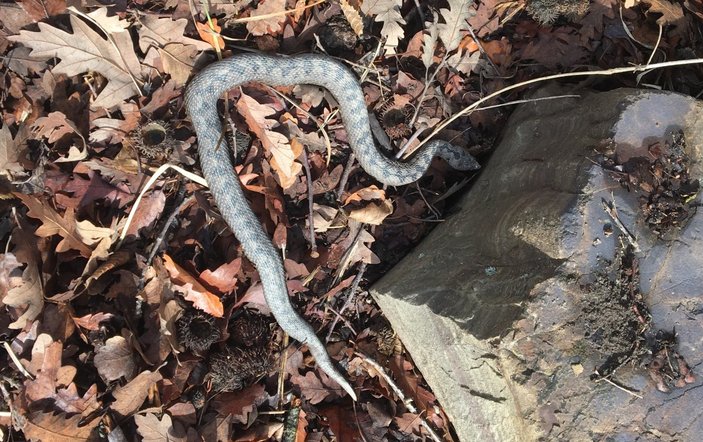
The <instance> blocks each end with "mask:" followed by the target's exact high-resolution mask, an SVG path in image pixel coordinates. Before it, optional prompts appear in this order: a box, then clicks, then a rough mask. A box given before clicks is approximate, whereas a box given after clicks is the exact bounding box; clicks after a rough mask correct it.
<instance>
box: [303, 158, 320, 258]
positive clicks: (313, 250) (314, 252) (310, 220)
mask: <svg viewBox="0 0 703 442" xmlns="http://www.w3.org/2000/svg"><path fill="white" fill-rule="evenodd" d="M302 156H303V168H305V176H306V177H307V179H308V217H309V218H308V236H309V238H308V241H309V242H310V256H311V257H312V258H317V257H318V256H320V254H319V253H317V244H316V243H315V222H314V219H313V217H314V212H313V205H314V204H315V203H314V201H313V197H314V195H313V191H312V173H310V162H309V161H308V154H307V153H306V152H305V149H304V148H303V153H302Z"/></svg>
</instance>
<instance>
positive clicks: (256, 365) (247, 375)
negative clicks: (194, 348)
mask: <svg viewBox="0 0 703 442" xmlns="http://www.w3.org/2000/svg"><path fill="white" fill-rule="evenodd" d="M274 361H275V358H274V357H273V355H272V353H271V352H270V351H269V349H268V348H263V347H249V348H237V347H227V348H226V349H225V350H224V351H221V352H216V353H213V354H212V355H210V380H211V383H212V390H213V391H216V392H221V391H234V390H239V389H241V388H244V387H246V386H248V385H250V384H251V383H253V382H254V381H256V379H258V378H259V377H260V376H264V375H266V374H268V373H269V372H270V371H271V369H272V368H273V364H274Z"/></svg>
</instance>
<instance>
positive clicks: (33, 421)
mask: <svg viewBox="0 0 703 442" xmlns="http://www.w3.org/2000/svg"><path fill="white" fill-rule="evenodd" d="M81 419H82V417H81V415H80V414H77V415H74V416H71V417H68V415H67V414H65V413H59V414H53V413H51V412H43V411H37V412H33V413H31V414H30V415H29V416H27V417H26V421H25V422H24V425H22V431H23V432H24V436H25V437H26V438H27V439H29V440H31V441H51V442H80V441H97V440H99V437H98V434H97V433H98V432H97V426H98V424H99V423H100V419H93V420H92V421H90V422H88V423H87V424H85V423H82V422H81ZM79 423H81V425H79Z"/></svg>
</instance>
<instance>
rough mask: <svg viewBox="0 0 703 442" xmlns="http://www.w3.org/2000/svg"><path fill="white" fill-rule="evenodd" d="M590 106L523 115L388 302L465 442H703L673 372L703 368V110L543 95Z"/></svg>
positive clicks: (663, 100) (546, 104) (691, 393)
mask: <svg viewBox="0 0 703 442" xmlns="http://www.w3.org/2000/svg"><path fill="white" fill-rule="evenodd" d="M573 93H576V94H579V95H580V96H581V97H580V98H563V99H555V100H546V101H538V102H533V103H529V104H525V105H521V106H520V107H519V108H518V109H516V111H515V112H514V114H513V115H512V117H511V118H510V121H509V124H508V125H507V126H506V128H505V131H504V134H503V138H502V140H501V142H500V145H499V146H498V147H497V148H496V150H495V153H494V154H493V156H492V157H491V159H490V161H489V162H488V164H487V165H486V167H485V168H484V170H483V171H482V172H481V175H480V176H479V178H478V180H477V181H476V183H475V184H474V185H473V187H472V188H471V190H470V191H469V192H468V193H467V194H466V195H465V196H463V197H462V199H461V200H460V201H459V202H458V205H457V207H456V208H455V212H457V213H455V214H454V215H452V216H451V217H449V218H448V219H447V220H446V221H445V222H444V223H443V224H441V225H440V226H438V227H437V228H436V229H435V230H434V231H433V232H432V233H431V234H430V235H429V236H428V237H427V238H426V239H425V240H424V241H423V242H422V243H421V244H420V245H419V246H418V247H417V248H416V249H415V250H414V251H413V252H412V253H411V254H410V255H408V256H407V257H406V258H405V259H404V260H403V261H402V262H401V263H400V264H399V265H397V266H396V267H395V268H393V269H392V270H391V271H390V272H389V273H388V274H387V275H386V276H384V277H383V278H382V279H381V280H380V281H379V282H378V283H376V284H375V285H374V287H373V289H372V294H373V296H374V297H375V299H376V300H377V301H378V303H379V305H380V306H381V308H382V309H383V312H384V313H385V314H386V316H387V317H388V319H389V320H390V321H391V323H392V325H393V327H394V329H395V330H396V331H397V332H398V335H399V336H400V338H401V340H402V341H403V343H404V344H405V346H406V348H407V349H408V351H409V352H410V354H411V355H412V357H413V359H414V361H415V363H416V365H417V367H418V368H419V369H420V370H421V371H422V373H423V375H424V377H425V378H426V379H427V381H428V383H429V384H430V386H431V387H432V389H433V391H434V392H435V394H436V395H437V397H438V399H439V400H440V402H441V403H442V405H443V406H444V407H445V409H446V411H447V413H448V415H449V417H450V419H451V420H452V423H453V425H454V427H455V429H456V431H457V434H458V435H459V437H460V440H462V441H471V440H481V441H491V440H493V441H510V440H538V439H545V440H605V439H608V440H614V441H630V440H632V441H634V440H652V439H656V440H672V441H673V440H697V439H699V438H700V434H702V433H703V420H701V419H700V417H699V411H698V410H699V409H700V403H702V402H701V401H703V390H702V389H700V388H696V387H698V386H699V385H700V381H698V380H695V376H694V375H693V374H689V375H688V376H687V378H686V381H684V379H683V376H681V377H680V378H678V379H675V378H668V377H667V376H668V373H669V372H670V371H671V370H668V368H669V367H668V366H667V364H668V365H671V364H673V365H676V363H677V361H679V359H676V358H675V355H676V352H678V354H679V355H680V356H681V358H682V359H680V361H685V362H687V363H688V365H689V366H690V367H691V368H692V369H693V373H695V372H696V370H697V369H698V370H700V368H699V367H700V364H701V359H702V357H701V353H700V351H698V349H699V348H700V347H701V340H702V339H703V333H702V332H703V329H702V328H703V322H702V321H701V313H703V300H702V298H701V295H700V293H701V287H703V271H702V270H701V269H703V241H701V232H702V229H703V215H701V214H700V213H698V214H696V213H695V207H693V206H692V205H691V204H690V203H691V202H692V201H700V196H699V195H698V194H697V188H696V187H695V185H696V182H695V179H699V178H701V177H703V169H702V168H701V159H703V158H702V157H701V155H702V154H703V153H702V152H701V146H703V126H701V124H700V120H701V117H702V116H703V113H701V111H702V109H703V106H701V103H700V102H698V101H696V100H694V99H692V98H690V97H686V96H681V95H677V94H672V93H666V92H656V91H654V92H652V91H642V90H632V89H622V90H615V91H611V92H605V93H596V92H584V91H576V92H573V91H571V90H569V89H564V88H558V87H556V86H554V87H548V88H545V89H542V90H540V91H538V92H537V93H536V95H535V96H537V97H546V96H555V95H561V94H573ZM677 143H678V144H677ZM682 146H685V147H682ZM677 149H678V150H677ZM674 153H676V154H678V155H679V156H675V155H673V154H674ZM684 154H685V155H684ZM660 158H661V159H662V160H661V161H659V163H656V161H658V160H659V159H660ZM672 158H673V160H672ZM677 160H680V161H681V162H682V164H678V165H677V164H676V161H677ZM667 161H668V162H667ZM655 163H656V164H655ZM664 163H665V164H664ZM662 164H664V166H666V167H664V166H662ZM679 166H680V168H681V170H685V171H687V172H689V173H690V175H691V177H692V179H691V180H690V182H684V181H685V180H682V179H681V177H680V176H679V175H676V174H675V173H674V172H671V170H670V169H667V167H674V169H675V168H676V167H679ZM677 170H678V169H677ZM628 180H629V181H628ZM618 181H620V182H618ZM652 186H654V188H656V189H658V190H656V191H655V190H654V189H653V188H652ZM667 186H669V187H671V188H669V187H667ZM688 187H691V188H693V190H692V191H690V194H691V196H690V198H687V201H686V202H685V204H684V203H680V204H679V203H676V204H674V203H671V204H669V203H667V202H666V200H665V196H667V195H668V194H670V193H672V192H673V193H674V194H678V193H684V191H686V190H687V189H688ZM682 189H683V190H682ZM656 192H659V193H656ZM655 194H656V195H657V197H656V198H655V197H653V196H652V195H655ZM660 194H661V195H660ZM659 196H661V198H659ZM648 198H649V200H648ZM607 206H610V207H611V209H608V208H607ZM613 209H614V210H613ZM655 209H657V210H655ZM670 209H671V210H670ZM674 209H680V210H679V211H676V210H674ZM609 211H610V212H611V214H608V212H609ZM618 221H619V222H620V223H621V225H622V229H626V230H627V231H629V232H630V234H631V237H632V239H631V240H630V241H628V240H627V237H626V235H624V234H623V232H621V228H618V225H617V223H618ZM611 231H612V233H611ZM628 244H629V246H628ZM633 245H634V247H633ZM633 249H635V250H636V251H635V252H632V250H633ZM627 250H629V251H630V252H632V253H630V254H629V255H628V254H627V253H626V251H627ZM632 269H635V270H634V271H632ZM628 272H629V273H628ZM627 278H630V279H629V280H628V281H629V282H626V283H624V282H623V281H625V280H627ZM623 287H624V288H625V289H627V290H625V291H623ZM623 293H624V294H623ZM638 303H639V304H638ZM650 317H651V322H649V318H650ZM639 321H641V322H639ZM648 322H649V325H646V324H647V323H648ZM645 328H647V329H648V330H649V331H648V332H647V333H643V334H641V335H639V334H638V333H639V329H645ZM656 330H661V331H666V332H673V331H675V332H676V334H677V336H676V339H674V340H672V339H671V337H669V339H670V341H667V340H666V339H667V338H666V336H664V335H663V334H662V333H660V334H659V335H656V334H655V331H656ZM673 341H676V342H677V345H675V344H674V343H673ZM666 342H670V345H666ZM657 345H658V346H657ZM633 346H634V347H636V348H635V350H634V351H633V348H634V347H633ZM651 348H655V349H656V350H657V351H658V353H657V354H656V355H651V354H649V355H648V354H647V352H648V350H647V349H651ZM659 350H661V351H659ZM628 352H630V353H632V355H631V356H628V355H626V354H625V353H628ZM650 353H651V352H650ZM653 360H654V362H652V361H653ZM655 363H660V365H661V364H662V363H663V365H664V367H663V368H661V369H655V368H656V367H655V366H654V365H652V364H655ZM596 370H599V371H598V373H597V374H596ZM674 371H676V370H674ZM684 371H685V369H684ZM603 378H605V379H603ZM675 384H678V387H677V386H675ZM667 389H668V390H670V391H669V392H662V391H660V390H667Z"/></svg>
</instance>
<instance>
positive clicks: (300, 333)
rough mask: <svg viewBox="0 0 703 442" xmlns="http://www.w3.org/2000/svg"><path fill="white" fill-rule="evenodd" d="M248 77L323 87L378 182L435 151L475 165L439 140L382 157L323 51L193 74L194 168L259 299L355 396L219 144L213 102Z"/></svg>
mask: <svg viewBox="0 0 703 442" xmlns="http://www.w3.org/2000/svg"><path fill="white" fill-rule="evenodd" d="M246 82H261V83H265V84H268V85H271V86H289V85H295V84H314V85H318V86H322V87H324V88H326V89H327V90H329V91H330V92H331V93H332V95H333V96H334V97H335V99H336V100H337V102H338V103H339V104H340V113H341V115H342V120H343V122H344V125H345V127H346V130H347V137H348V140H349V145H350V146H351V148H352V149H353V151H354V153H355V154H356V157H357V159H358V161H359V163H360V164H361V166H362V167H363V169H364V170H365V171H366V172H368V173H369V174H371V175H372V176H373V177H374V178H376V179H377V180H378V181H380V182H382V183H385V184H388V185H391V186H399V185H403V184H408V183H411V182H413V181H415V180H417V179H418V178H420V177H421V176H422V175H423V174H424V173H425V171H426V170H427V167H428V166H429V163H430V161H431V160H432V158H433V157H434V156H440V157H442V158H444V159H445V160H446V161H448V162H449V164H450V165H451V166H453V167H454V168H456V169H459V170H475V169H478V167H479V166H478V164H477V163H476V161H475V159H474V158H473V157H472V156H471V155H469V154H468V153H466V152H465V151H464V150H462V149H460V148H457V147H455V146H453V145H451V144H450V143H447V142H445V141H432V142H430V143H427V144H426V145H425V146H424V147H423V148H422V149H421V150H420V151H419V152H417V153H416V155H415V156H414V157H413V158H411V159H410V160H409V161H407V162H398V161H395V160H392V159H389V158H387V157H385V156H384V155H382V154H381V153H380V152H379V151H378V150H377V149H376V146H375V145H374V142H373V138H372V135H371V129H370V126H369V116H368V113H367V109H366V104H365V101H364V95H363V93H362V91H361V87H360V86H359V82H358V80H357V79H356V77H354V75H353V74H352V73H351V72H350V71H349V70H347V68H346V67H344V66H343V65H342V64H341V63H339V62H337V61H335V60H333V59H331V58H330V57H326V56H321V55H312V54H309V55H298V56H294V57H284V56H277V55H262V54H243V55H237V56H234V57H232V58H229V59H226V60H222V61H218V62H215V63H213V64H211V65H209V66H208V67H206V68H205V69H204V70H202V71H201V72H199V73H198V74H197V75H196V76H195V77H194V78H193V80H192V81H191V83H190V84H189V85H188V87H187V89H186V92H185V106H186V109H187V112H188V114H189V115H190V119H191V121H192V122H193V127H194V129H195V132H196V135H197V137H198V152H199V156H200V165H201V167H202V171H203V174H204V175H205V179H206V181H207V182H208V185H209V187H210V191H211V192H212V195H213V197H214V199H215V203H216V204H217V206H218V207H219V209H220V212H221V214H222V217H223V218H224V219H225V221H226V222H227V224H228V225H229V227H230V228H231V229H232V231H233V232H234V234H235V235H236V237H237V239H238V240H239V241H240V242H241V244H242V247H243V249H244V253H245V254H246V256H247V257H248V258H249V260H250V261H251V262H252V263H253V264H254V265H255V266H256V268H257V270H258V271H259V275H260V277H261V282H262V284H263V288H264V297H265V299H266V302H267V303H268V306H269V308H270V309H271V313H272V314H273V316H274V317H275V318H276V321H278V324H279V325H280V326H281V328H282V329H283V330H284V331H285V332H286V333H288V335H289V336H291V337H292V338H294V339H296V340H298V341H300V342H302V343H305V344H307V346H308V348H309V349H310V353H311V354H312V355H313V357H314V358H315V360H316V361H317V365H318V366H319V368H321V369H322V370H323V371H324V372H325V373H326V374H327V375H328V376H329V377H330V378H332V379H333V380H334V381H335V382H337V383H338V384H339V385H340V386H341V387H342V388H344V390H346V391H347V393H349V395H350V396H351V397H352V398H353V399H354V400H356V394H355V392H354V389H353V388H352V387H351V385H350V384H349V383H348V382H347V380H346V379H345V378H344V376H342V375H341V374H340V373H339V372H338V371H337V369H336V368H335V366H334V364H333V363H332V360H331V359H330V357H329V355H328V354H327V351H326V349H325V346H324V344H323V343H322V342H321V341H320V339H318V337H317V336H316V335H315V331H314V330H313V328H312V327H311V326H310V325H309V324H308V323H307V322H305V321H304V320H303V319H302V318H301V317H300V316H299V315H298V314H297V313H296V312H295V310H294V309H293V307H292V305H291V303H290V300H289V298H288V291H287V288H286V278H285V273H284V270H283V265H282V262H281V258H280V257H279V254H278V252H277V251H276V249H275V248H274V246H273V244H272V243H271V240H270V239H269V237H268V236H267V235H266V234H265V233H264V230H263V228H262V226H261V223H260V221H259V220H258V219H257V217H256V216H255V215H254V213H253V212H252V210H251V208H250V207H249V205H248V203H247V200H246V197H245V195H244V192H243V190H242V187H241V185H240V182H239V178H238V177H237V175H236V174H235V173H234V168H233V166H232V162H231V160H230V152H229V150H228V149H227V148H226V147H220V146H219V143H220V139H221V136H222V124H221V123H220V119H219V116H218V112H217V101H218V99H219V98H220V97H221V96H222V95H223V94H224V92H226V91H228V90H229V89H232V88H234V87H236V86H238V85H240V84H242V83H246Z"/></svg>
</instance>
